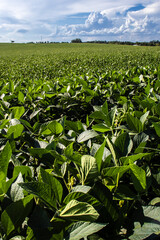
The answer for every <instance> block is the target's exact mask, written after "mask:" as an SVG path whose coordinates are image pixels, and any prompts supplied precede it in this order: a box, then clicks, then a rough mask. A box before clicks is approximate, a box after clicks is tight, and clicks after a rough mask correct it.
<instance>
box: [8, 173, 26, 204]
mask: <svg viewBox="0 0 160 240" xmlns="http://www.w3.org/2000/svg"><path fill="white" fill-rule="evenodd" d="M22 182H23V177H22V174H21V173H20V174H19V175H18V177H17V179H16V181H15V182H14V183H12V185H11V189H10V196H11V199H12V201H13V202H16V201H18V200H20V199H23V198H24V194H23V188H21V187H20V186H19V183H22Z"/></svg>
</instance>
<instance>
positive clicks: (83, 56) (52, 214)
mask: <svg viewBox="0 0 160 240" xmlns="http://www.w3.org/2000/svg"><path fill="white" fill-rule="evenodd" d="M159 223H160V47H158V46H157V47H145V46H144V47H142V46H126V45H123V46H122V45H116V44H115V45H111V44H91V43H90V44H89V43H80V44H78V43H75V44H74V43H48V44H40V43H37V44H33V43H30V44H16V43H12V44H11V43H8V44H7V43H6V44H5V43H1V44H0V239H4V240H16V239H19V240H23V239H26V240H44V239H45V240H83V239H84V240H87V239H88V240H110V239H115V240H121V239H126V240H127V239H130V240H141V239H147V240H148V239H150V240H152V239H159V237H160V235H159V234H160V224H159Z"/></svg>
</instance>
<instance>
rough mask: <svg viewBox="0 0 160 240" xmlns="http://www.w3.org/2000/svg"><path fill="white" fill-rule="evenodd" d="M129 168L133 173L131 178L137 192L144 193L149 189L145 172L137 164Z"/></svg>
mask: <svg viewBox="0 0 160 240" xmlns="http://www.w3.org/2000/svg"><path fill="white" fill-rule="evenodd" d="M129 166H130V169H131V171H132V174H131V177H132V180H133V184H134V187H135V189H136V190H137V192H144V191H145V189H146V187H147V185H146V173H145V171H144V170H143V169H142V168H141V167H138V166H137V165H135V164H130V165H129Z"/></svg>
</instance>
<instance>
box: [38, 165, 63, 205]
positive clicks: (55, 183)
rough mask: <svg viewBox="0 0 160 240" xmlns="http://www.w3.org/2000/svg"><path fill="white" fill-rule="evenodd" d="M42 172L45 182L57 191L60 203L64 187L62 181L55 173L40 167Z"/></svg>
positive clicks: (56, 194) (56, 195)
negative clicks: (52, 173)
mask: <svg viewBox="0 0 160 240" xmlns="http://www.w3.org/2000/svg"><path fill="white" fill-rule="evenodd" d="M40 173H41V177H42V180H43V182H44V183H47V184H48V185H50V187H51V189H52V190H53V192H54V193H55V197H56V199H57V201H58V202H59V203H60V202H61V200H62V195H63V188H62V185H61V183H60V182H59V181H58V180H57V179H56V178H55V177H54V176H53V175H51V174H49V173H48V172H46V171H45V170H44V169H43V168H41V169H40Z"/></svg>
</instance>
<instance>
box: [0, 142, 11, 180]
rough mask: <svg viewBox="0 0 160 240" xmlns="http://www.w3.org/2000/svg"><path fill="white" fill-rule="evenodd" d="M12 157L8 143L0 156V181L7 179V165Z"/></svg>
mask: <svg viewBox="0 0 160 240" xmlns="http://www.w3.org/2000/svg"><path fill="white" fill-rule="evenodd" d="M11 155H12V150H11V146H10V144H9V142H7V144H6V145H5V147H4V148H3V150H2V152H1V154H0V181H2V180H3V179H4V180H5V179H6V177H7V169H8V163H9V160H10V158H11Z"/></svg>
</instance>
